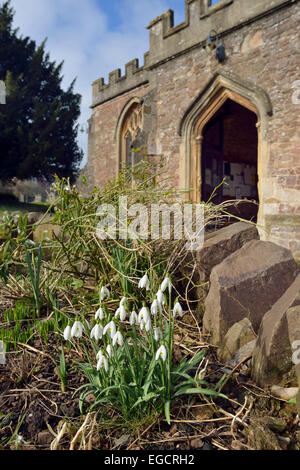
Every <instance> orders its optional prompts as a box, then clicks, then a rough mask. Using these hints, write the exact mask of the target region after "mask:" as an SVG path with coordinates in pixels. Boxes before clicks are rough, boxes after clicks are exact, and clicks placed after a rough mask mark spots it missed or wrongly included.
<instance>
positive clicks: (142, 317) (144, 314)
mask: <svg viewBox="0 0 300 470" xmlns="http://www.w3.org/2000/svg"><path fill="white" fill-rule="evenodd" d="M148 320H150V312H149V309H148V308H147V307H143V308H142V309H141V310H140V313H139V316H138V323H141V322H142V321H143V322H144V323H147V321H148Z"/></svg>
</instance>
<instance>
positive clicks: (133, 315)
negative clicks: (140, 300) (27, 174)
mask: <svg viewBox="0 0 300 470" xmlns="http://www.w3.org/2000/svg"><path fill="white" fill-rule="evenodd" d="M129 322H130V325H131V326H132V325H135V324H136V323H138V316H137V313H136V312H131V315H130V318H129Z"/></svg>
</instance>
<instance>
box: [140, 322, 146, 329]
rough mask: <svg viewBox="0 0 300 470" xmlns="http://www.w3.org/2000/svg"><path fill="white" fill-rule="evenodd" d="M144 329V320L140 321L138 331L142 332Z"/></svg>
mask: <svg viewBox="0 0 300 470" xmlns="http://www.w3.org/2000/svg"><path fill="white" fill-rule="evenodd" d="M144 328H145V322H144V320H141V321H140V330H141V331H143V330H144Z"/></svg>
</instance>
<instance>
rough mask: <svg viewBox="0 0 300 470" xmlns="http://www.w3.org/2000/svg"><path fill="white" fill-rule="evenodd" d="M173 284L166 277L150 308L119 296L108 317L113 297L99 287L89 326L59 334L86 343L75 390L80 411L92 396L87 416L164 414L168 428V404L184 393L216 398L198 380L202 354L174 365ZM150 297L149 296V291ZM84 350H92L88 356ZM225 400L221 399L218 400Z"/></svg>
mask: <svg viewBox="0 0 300 470" xmlns="http://www.w3.org/2000/svg"><path fill="white" fill-rule="evenodd" d="M138 287H139V288H140V289H141V294H142V291H150V292H151V290H152V289H151V285H150V280H149V277H148V274H145V275H144V276H143V277H142V278H141V279H140V281H139V284H138ZM172 289H173V286H172V282H171V279H170V278H169V277H166V278H165V279H164V280H163V282H162V283H161V285H160V287H159V289H158V291H157V292H156V294H154V293H153V295H152V298H153V301H152V303H151V305H150V304H149V305H147V304H146V302H142V304H141V305H137V304H136V301H135V302H134V303H132V304H131V302H130V301H129V300H128V299H127V298H125V297H123V298H122V299H121V300H120V303H119V306H118V308H117V310H116V311H115V312H114V313H113V314H112V313H110V311H109V309H108V308H107V304H106V303H107V301H108V300H109V299H110V298H111V296H112V293H111V292H110V291H109V289H108V288H107V287H105V286H100V289H99V292H100V295H99V297H100V306H99V309H98V310H97V312H96V313H95V319H94V322H95V324H94V326H93V327H92V328H90V326H89V323H88V322H87V321H85V322H84V323H83V322H82V321H79V320H76V321H75V322H74V324H73V325H68V326H67V327H66V329H65V330H64V338H65V340H66V341H74V340H76V339H77V340H79V341H81V342H83V344H85V341H86V340H87V341H89V342H90V343H91V348H87V347H85V351H86V354H87V360H88V364H80V367H81V368H82V370H83V371H84V373H85V374H86V376H87V379H88V383H87V384H85V385H83V386H82V387H80V388H79V389H78V390H77V392H76V393H79V392H80V400H79V404H80V409H81V411H82V410H83V405H84V402H85V399H86V398H87V396H89V395H91V393H92V394H93V395H94V401H93V403H92V404H89V406H88V410H89V411H98V412H100V413H101V411H102V412H104V410H105V409H107V405H108V406H109V407H113V408H114V409H115V410H117V411H118V412H119V413H121V415H122V416H123V417H124V418H125V419H134V418H138V419H140V418H145V417H147V416H149V415H151V414H152V413H159V414H161V413H162V412H163V411H164V413H165V417H166V419H167V422H168V423H170V421H171V417H170V407H171V404H172V403H173V402H174V401H175V400H176V399H177V398H178V397H180V396H182V395H185V394H199V395H209V396H210V397H214V396H217V395H220V394H219V393H218V392H217V390H216V388H217V387H215V388H214V389H211V388H209V384H208V383H207V382H206V381H205V380H203V378H202V374H201V367H202V364H203V361H204V355H205V351H204V350H203V349H202V350H200V351H198V353H197V354H196V355H195V356H194V357H192V358H190V359H187V358H185V359H184V360H182V362H181V363H180V364H175V363H174V360H173V346H174V327H175V322H176V320H177V319H178V318H181V317H183V315H184V311H183V309H182V306H181V304H180V302H179V300H178V298H177V299H176V300H175V301H174V302H172ZM148 294H149V292H148ZM88 350H90V351H93V352H92V354H91V353H89V352H88ZM222 396H224V395H222Z"/></svg>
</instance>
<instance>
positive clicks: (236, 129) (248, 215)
mask: <svg viewBox="0 0 300 470" xmlns="http://www.w3.org/2000/svg"><path fill="white" fill-rule="evenodd" d="M256 122H257V116H256V114H255V113H253V112H252V111H250V110H248V109H247V108H245V107H243V106H241V105H240V104H238V103H236V102H234V101H232V100H230V99H228V100H227V101H226V103H225V104H224V105H223V106H222V107H221V108H220V109H219V111H218V112H217V113H216V115H215V116H214V117H213V118H212V119H211V120H210V122H209V123H208V124H207V125H206V128H205V130H204V133H203V144H202V200H203V201H205V202H206V201H208V200H209V199H210V198H211V201H212V202H213V203H215V204H220V203H221V202H224V201H228V200H233V199H237V200H243V203H242V204H238V205H237V206H234V207H233V206H232V207H231V209H230V212H231V213H232V214H234V215H237V216H239V217H242V218H244V219H247V220H256V217H257V212H258V202H259V200H258V190H257V182H258V176H257V150H258V133H257V127H256ZM224 179H225V182H224V183H223V184H222V182H223V180H224ZM219 185H220V187H219V188H218V186H219ZM216 188H218V189H216ZM212 194H213V196H212Z"/></svg>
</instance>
